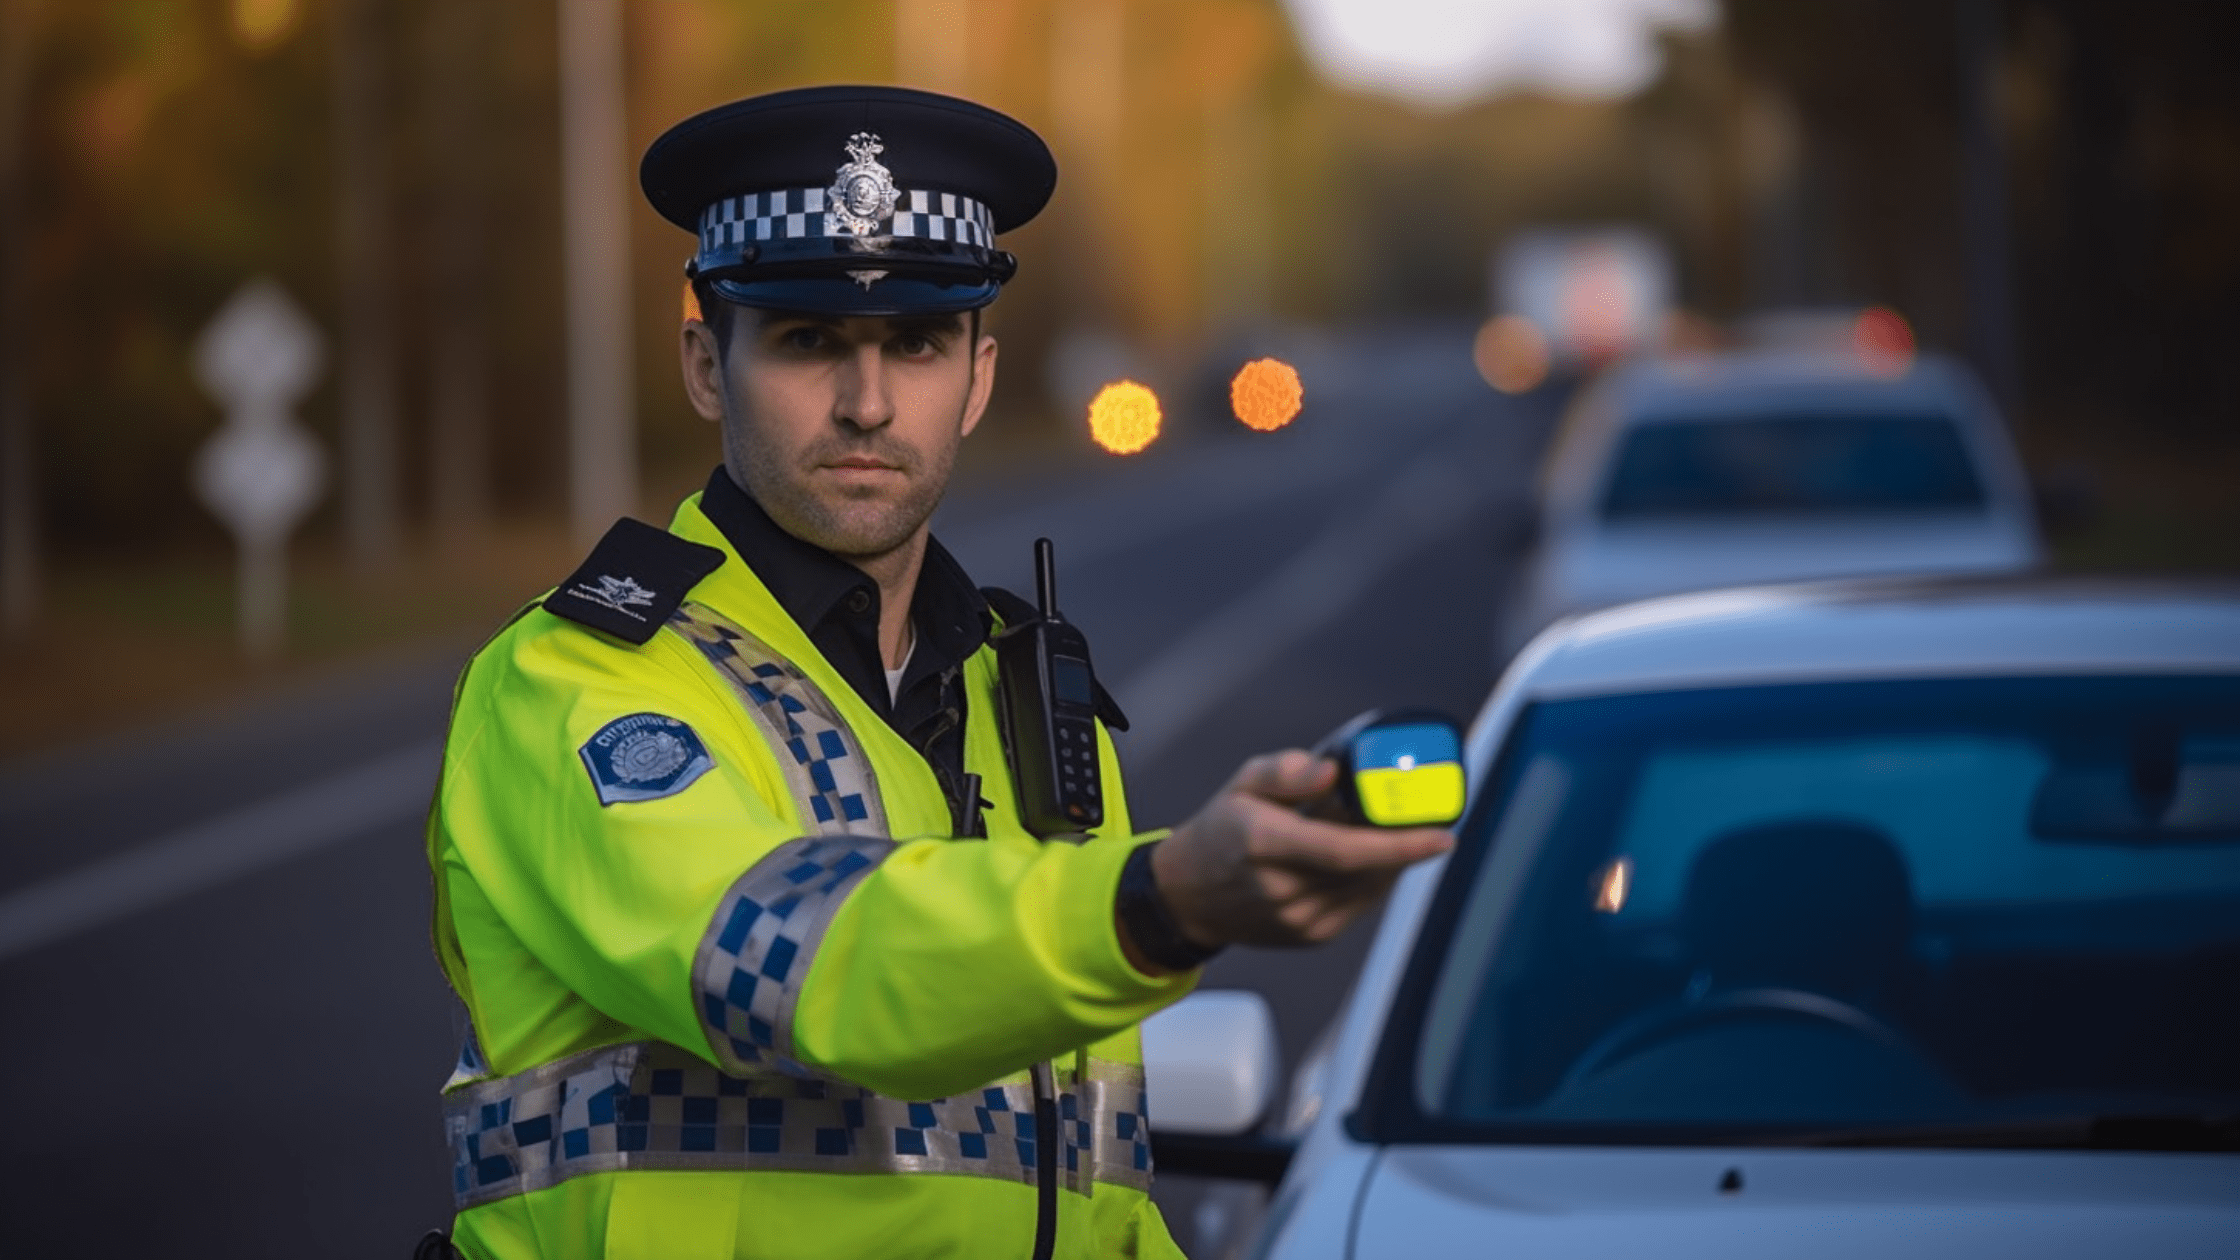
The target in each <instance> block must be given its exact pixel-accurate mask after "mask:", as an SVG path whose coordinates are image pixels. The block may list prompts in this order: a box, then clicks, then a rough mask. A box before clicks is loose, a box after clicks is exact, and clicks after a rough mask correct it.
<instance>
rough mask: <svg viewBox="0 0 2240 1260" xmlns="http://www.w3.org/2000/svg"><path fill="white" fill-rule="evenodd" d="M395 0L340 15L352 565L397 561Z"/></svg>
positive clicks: (349, 5)
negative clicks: (392, 181) (392, 156)
mask: <svg viewBox="0 0 2240 1260" xmlns="http://www.w3.org/2000/svg"><path fill="white" fill-rule="evenodd" d="M393 12H394V6H393V4H392V0H336V3H335V8H334V87H335V109H334V116H335V137H334V147H335V236H336V239H337V244H338V245H339V247H340V248H339V253H340V255H341V257H340V263H341V271H342V311H341V319H340V321H339V322H340V324H341V331H342V356H341V358H342V520H343V535H344V538H345V539H346V540H347V542H348V545H349V548H350V556H351V559H352V560H353V561H354V562H355V563H357V564H358V565H360V566H362V567H379V566H382V565H385V564H388V563H389V562H391V561H393V560H394V559H396V555H397V551H398V547H399V543H400V534H401V533H402V530H401V527H400V523H399V520H398V516H399V509H398V495H397V348H396V279H395V265H396V259H395V253H396V251H395V248H394V241H393V235H392V232H391V228H390V216H389V211H390V207H389V160H388V145H389V129H388V120H389V82H388V76H389V66H388V60H389V59H388V56H387V52H388V50H387V47H386V41H387V39H388V37H389V34H390V29H391V23H390V21H389V20H388V19H389V18H390V17H391V16H392V14H393Z"/></svg>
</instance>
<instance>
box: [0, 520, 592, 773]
mask: <svg viewBox="0 0 2240 1260" xmlns="http://www.w3.org/2000/svg"><path fill="white" fill-rule="evenodd" d="M573 554H574V553H573V549H572V548H571V547H570V545H569V543H568V539H567V533H566V530H565V529H564V528H563V527H562V525H561V524H560V523H559V522H557V521H549V520H547V521H528V522H516V523H510V524H506V525H503V526H500V527H498V528H496V529H493V530H492V531H491V532H490V533H489V534H488V535H487V536H486V537H484V538H482V539H479V540H477V541H476V542H474V543H472V544H471V545H460V546H454V547H448V548H442V549H438V548H436V547H433V546H431V545H427V544H425V543H422V544H420V545H417V546H414V547H413V548H411V549H410V550H409V551H408V552H407V554H406V555H405V556H404V557H402V558H401V559H400V560H399V561H398V562H397V563H396V564H394V565H392V566H389V567H387V568H385V569H381V570H379V571H374V572H359V571H357V570H356V569H354V568H353V566H352V565H350V564H349V563H348V561H347V560H346V559H345V558H344V557H343V556H342V555H341V553H340V551H339V549H338V548H337V547H336V546H335V545H334V544H332V543H331V542H323V541H313V542H310V543H306V544H303V545H300V546H298V547H296V548H295V549H294V550H293V552H292V554H291V556H290V564H289V587H288V612H287V640H286V645H285V647H284V648H283V649H282V650H281V651H280V652H279V653H278V654H277V655H276V656H274V657H273V658H271V659H269V660H263V661H256V660H250V659H248V658H247V657H245V656H244V655H243V654H242V652H241V650H240V647H239V643H238V640H237V638H236V630H235V620H234V585H233V576H234V570H233V560H232V558H231V557H230V556H227V555H224V554H222V553H216V552H212V553H208V554H194V555H179V554H171V555H165V556H161V557H157V558H152V559H149V560H145V561H139V562H133V561H127V560H118V559H103V560H95V561H87V562H82V563H59V564H55V565H54V569H55V572H53V573H52V575H51V578H50V583H49V586H48V590H47V592H46V594H47V600H46V606H45V609H44V615H43V616H42V618H41V620H40V622H39V624H38V625H37V626H36V627H35V628H34V629H33V630H31V631H30V632H28V633H27V634H25V635H23V636H21V637H19V638H14V639H11V640H9V641H8V643H7V645H6V650H5V651H0V759H5V758H11V757H16V756H21V755H24V754H27V753H33V752H40V751H47V750H52V749H54V748H57V747H63V746H67V745H69V744H72V743H76V742H78V741H81V740H84V739H87V738H89V737H92V736H96V735H101V734H105V733H107V732H110V731H114V730H119V729H123V728H128V727H132V726H138V725H143V724H146V723H149V722H153V721H158V720H161V719H164V718H168V717H174V716H178V715H181V714H186V713H191V712H193V711H195V710H197V709H200V708H204V707H207V706H210V705H214V704H218V703H221V702H224V701H228V700H234V699H239V698H242V697H244V696H249V695H254V694H259V693H262V692H266V691H270V690H273V689H276V688H280V687H285V686H289V685H292V684H295V683H298V682H302V681H306V680H309V679H311V678H315V677H318V676H320V675H322V674H325V673H329V672H332V671H336V670H340V669H346V668H349V667H351V666H353V665H356V664H358V663H361V662H363V661H365V660H367V659H369V658H378V657H380V656H381V655H383V654H385V653H395V652H408V651H412V650H415V649H422V650H424V649H426V648H427V647H428V646H430V645H433V644H435V643H439V642H442V641H444V640H447V639H448V640H456V641H458V642H459V643H460V644H461V645H462V648H464V647H465V646H467V645H470V644H471V643H472V641H473V639H474V638H475V637H476V636H478V635H479V634H482V633H486V632H488V631H490V630H495V629H496V628H497V627H498V626H499V625H501V624H502V623H503V621H504V619H505V618H506V617H507V615H509V614H510V613H511V612H512V611H513V610H514V609H515V608H517V607H519V606H520V605H521V604H522V603H523V602H524V601H526V600H528V599H530V598H531V597H533V596H535V595H536V594H537V593H538V592H539V591H541V590H543V589H544V588H545V587H546V586H548V585H550V584H551V583H553V582H556V581H558V580H559V579H560V578H562V577H564V576H566V574H567V573H568V571H569V569H570V568H572V567H573V562H572V556H573Z"/></svg>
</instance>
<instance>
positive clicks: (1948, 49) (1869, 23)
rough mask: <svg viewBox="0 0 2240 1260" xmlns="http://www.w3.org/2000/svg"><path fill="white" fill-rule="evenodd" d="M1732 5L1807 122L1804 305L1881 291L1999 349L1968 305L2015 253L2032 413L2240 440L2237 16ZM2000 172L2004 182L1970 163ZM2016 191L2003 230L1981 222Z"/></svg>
mask: <svg viewBox="0 0 2240 1260" xmlns="http://www.w3.org/2000/svg"><path fill="white" fill-rule="evenodd" d="M1967 3H1968V4H1970V5H1974V4H1975V3H1976V0H1967ZM1726 13H1727V38H1728V40H1729V41H1730V42H1731V45H1732V47H1733V48H1734V49H1735V52H1736V55H1737V58H1738V60H1739V62H1740V63H1741V65H1742V67H1743V70H1744V73H1746V74H1747V75H1749V76H1752V77H1754V78H1755V79H1757V80H1758V81H1759V82H1761V83H1764V84H1766V85H1768V86H1770V87H1772V88H1773V89H1775V90H1777V91H1778V92H1780V93H1781V94H1782V96H1783V97H1785V98H1786V99H1787V100H1789V101H1790V102H1793V104H1794V107H1795V110H1796V114H1797V117H1798V119H1799V126H1800V129H1801V136H1802V144H1801V146H1800V160H1799V163H1798V169H1797V172H1796V174H1795V177H1794V180H1793V181H1792V190H1791V195H1792V196H1794V197H1795V198H1796V199H1798V200H1799V201H1801V202H1803V203H1804V204H1805V205H1806V206H1807V207H1808V209H1807V213H1806V214H1804V215H1803V216H1802V217H1803V219H1804V220H1805V229H1806V231H1807V232H1808V233H1809V234H1810V235H1811V237H1812V240H1811V242H1810V245H1809V247H1808V249H1807V251H1806V252H1807V253H1808V254H1809V255H1810V256H1811V257H1812V258H1813V259H1814V260H1815V262H1816V263H1817V268H1816V271H1815V273H1814V274H1813V275H1811V276H1810V277H1809V279H1808V281H1807V283H1806V284H1804V285H1802V286H1800V289H1801V292H1800V293H1799V296H1803V297H1807V298H1810V299H1813V300H1819V301H1881V302H1888V303H1890V304H1891V305H1893V306H1896V307H1897V308H1898V309H1900V310H1902V311H1904V312H1906V313H1907V314H1908V315H1909V316H1911V317H1912V318H1913V319H1914V320H1915V322H1916V324H1917V325H1918V326H1919V327H1920V328H1921V330H1922V333H1923V335H1924V337H1925V339H1926V340H1928V341H1929V342H1931V343H1941V344H1943V345H1946V346H1967V347H1971V348H1973V349H1974V350H1975V351H1976V352H1977V353H1978V355H1979V356H1997V355H1998V354H2000V353H2002V351H2000V350H1999V349H1998V348H1997V347H1996V346H1995V345H1993V344H1991V343H1993V342H1995V341H1996V335H1995V334H1991V335H1987V334H1986V333H1985V332H1983V331H1981V330H1980V328H1981V326H1982V325H1984V324H1985V323H1986V319H1985V316H1986V314H1987V313H1986V312H1984V311H1982V310H1980V309H1975V310H1972V309H1971V305H1973V306H1975V307H1981V306H1982V304H1984V303H1986V302H1997V301H1999V300H2001V298H2000V294H1999V293H1998V290H1999V289H2000V288H2001V287H2002V286H2001V285H1999V284H1998V283H1996V281H1995V280H1993V281H1986V280H1983V279H1980V278H1979V279H1978V280H1977V281H1976V283H1975V284H1974V285H1972V286H1971V285H1970V283H1969V282H1968V280H1969V277H1970V276H1971V274H1974V275H1976V276H1978V277H1981V276H1983V275H1984V274H1985V273H1986V271H1987V270H1996V268H1997V267H1998V266H2000V265H2001V264H2002V263H2006V262H2009V261H2011V264H2012V274H2013V281H2012V288H2013V290H2014V292H2013V293H2012V295H2011V296H2009V297H2007V299H2006V300H2007V301H2009V302H2011V303H2012V304H2013V307H2014V309H2015V310H2016V311H2017V313H2018V325H2017V331H2016V334H2015V341H2016V342H2017V343H2018V345H2019V351H2018V358H2019V362H2020V365H2021V369H2020V378H2021V388H2020V396H2021V406H2022V408H2023V409H2024V410H2026V411H2028V412H2030V413H2032V414H2034V415H2055V416H2071V417H2084V416H2088V415H2090V416H2111V415H2113V416H2122V417H2125V418H2126V420H2127V422H2129V423H2132V424H2135V425H2137V426H2140V427H2141V428H2142V429H2143V430H2144V431H2149V432H2160V433H2163V434H2165V435H2168V436H2170V437H2172V438H2199V437H2204V436H2209V435H2219V436H2220V437H2222V438H2223V439H2225V440H2230V439H2231V437H2233V436H2234V434H2235V430H2236V429H2240V356H2235V355H2233V354H2232V353H2231V352H2230V346H2231V345H2232V344H2233V343H2234V341H2235V340H2236V339H2240V308H2236V307H2235V306H2234V304H2233V303H2232V301H2231V295H2232V293H2234V292H2235V291H2240V229H2236V228H2235V227H2234V225H2235V224H2236V223H2240V162H2235V160H2234V155H2235V154H2236V153H2240V75H2235V74H2234V73H2233V72H2232V67H2233V66H2234V65H2235V64H2240V10H2236V9H2235V8H2234V7H2233V6H2230V5H2204V4H2195V3H2189V2H2187V0H2124V2H2122V3H2117V2H2116V0H1982V4H1981V8H1980V10H1975V11H1971V10H1969V9H1963V8H1959V7H1956V3H1955V0H1822V2H1821V3H1816V4H1811V5H1795V4H1786V3H1782V2H1781V0H1728V5H1727V10H1726ZM1970 17H1972V18H1974V19H1975V20H1976V21H1977V22H1978V23H1979V25H1977V26H1975V27H1974V28H1973V29H1974V30H1975V31H1977V32H1978V33H1977V34H1975V35H1973V36H1970V35H1969V34H1968V32H1969V31H1970V29H1971V28H1970V27H1969V26H1968V25H1964V23H1963V19H1964V18H1970ZM1984 62H1988V63H1989V66H1990V70H1989V73H1988V74H1985V75H1983V81H1982V82H1981V84H1980V88H1981V92H1982V94H1983V95H1987V96H1988V97H1989V98H1990V103H1991V106H1992V108H1991V109H1989V110H1987V111H1986V112H1985V113H1984V114H1983V115H1982V116H1981V119H1980V121H1979V123H1978V125H1979V126H1980V127H1982V128H1984V129H1986V130H1990V131H1992V132H1993V133H1994V134H1993V135H1992V137H1991V141H1993V142H1991V143H1987V142H1985V140H1984V139H1982V138H1981V137H1979V138H1978V139H1977V140H1976V141H1975V142H1974V143H1971V142H1970V140H1969V132H1970V126H1969V124H1970V117H1971V113H1972V111H1973V108H1974V105H1975V102H1976V101H1977V100H1978V99H1980V97H1978V96H1975V95H1972V92H1971V89H1972V88H1974V87H1976V86H1977V85H1974V84H1971V82H1970V80H1971V77H1973V75H1974V73H1975V70H1976V67H1977V66H1979V65H1980V64H1982V63H1984ZM1994 151H1996V152H1997V153H1998V154H2000V155H2001V156H1999V157H1997V158H1994V157H1992V156H1990V155H1991V154H1992V153H1993V152H1994ZM1991 160H1997V161H2000V162H2001V163H2002V164H2003V166H2004V170H2003V171H1998V172H1989V173H1985V172H1973V171H1971V170H1970V169H1969V168H1970V166H1971V164H1979V163H1982V162H1984V161H1991ZM1986 174H1988V175H1993V176H2004V179H2003V181H1995V182H2004V183H2005V184H2006V186H2007V187H2006V190H2005V193H2004V195H2003V196H2002V195H2000V192H1999V190H1998V189H1996V188H1995V187H1989V188H1987V187H1980V186H1979V187H1977V188H1975V190H1974V191H1973V192H1972V193H1971V192H1970V185H1971V183H1972V182H1974V181H1976V180H1978V179H1980V178H1982V177H1983V176H1985V175H1986ZM1987 182H1993V181H1987ZM2002 201H2003V202H2005V203H2006V205H2005V209H2004V218H2005V220H2006V223H2007V225H2008V227H2009V230H2008V231H1998V230H1995V229H1996V227H1997V226H1998V225H1996V224H1994V225H1991V226H1992V228H1993V229H1994V230H1986V226H1985V224H1983V223H1982V222H1981V219H1982V217H1983V216H1985V215H1999V214H2000V213H2001V210H2000V207H1999V205H1998V203H1999V202H2002ZM1971 218H1973V219H1974V220H1976V221H1975V222H1973V223H1971ZM2002 240H2006V241H2008V242H2010V243H2009V244H2007V245H2006V246H2004V247H2003V248H2002V245H2001V241H2002ZM1986 250H1992V251H1999V252H2001V253H2004V252H2005V251H2006V250H2011V251H2012V252H2011V259H2008V258H2001V257H1988V258H1986V257H1982V256H1981V255H1982V254H1983V251H1986ZM1766 287H1767V286H1764V285H1762V284H1761V285H1760V286H1759V288H1760V290H1761V292H1762V291H1764V290H1765V288H1766ZM1971 289H1972V290H1973V291H1971ZM1991 314H1992V318H1990V319H1989V321H1988V323H1989V325H1990V326H1992V327H1994V328H1995V327H1996V326H1997V324H1998V322H1999V321H1998V319H1997V318H1996V314H1995V313H1991ZM1971 324H1976V325H1978V326H1979V330H1978V331H1976V332H1974V333H1972V334H1971V332H1970V325H1971ZM1983 365H1984V366H1985V367H1986V368H1987V369H1988V372H1989V374H1991V375H1993V376H1994V378H1996V375H1997V374H1998V373H1999V372H2000V370H2001V369H2000V368H1999V366H1998V364H1997V363H1996V362H1995V361H1989V359H1988V358H1987V359H1986V361H1984V363H1983ZM2078 422H2079V423H2082V422H2083V421H2082V420H2081V419H2080V420H2079V421H2078Z"/></svg>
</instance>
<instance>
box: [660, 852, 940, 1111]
mask: <svg viewBox="0 0 2240 1260" xmlns="http://www.w3.org/2000/svg"><path fill="white" fill-rule="evenodd" d="M894 847H895V846H894V842H893V841H892V840H871V839H863V838H859V837H855V836H811V837H809V838H808V839H806V840H791V841H788V842H786V843H785V844H781V845H779V846H778V847H777V848H775V849H772V850H771V851H770V852H769V853H767V854H765V855H764V856H763V858H762V860H761V861H759V862H756V863H755V864H754V865H753V866H750V867H748V868H747V873H746V874H744V875H741V876H740V877H739V879H738V882H737V883H734V884H733V885H731V891H729V892H727V893H725V894H724V896H723V900H722V901H721V902H719V903H717V905H716V913H715V918H714V919H712V920H711V921H710V922H709V924H708V934H707V935H706V936H705V937H703V938H702V939H701V941H700V952H699V956H698V957H697V958H695V959H694V960H693V965H692V974H693V975H694V976H695V977H696V978H697V979H698V981H699V986H698V987H699V996H700V1020H701V1022H702V1023H703V1024H705V1025H706V1026H707V1029H708V1044H709V1046H710V1047H712V1048H713V1049H714V1050H715V1052H716V1055H717V1057H718V1058H720V1059H721V1060H722V1061H723V1066H724V1068H725V1069H726V1070H728V1071H734V1072H753V1071H756V1070H758V1069H763V1068H773V1067H774V1068H777V1069H778V1070H780V1071H783V1072H787V1073H790V1074H792V1075H796V1076H808V1075H811V1073H810V1072H809V1070H808V1069H807V1068H804V1067H802V1066H801V1065H800V1064H798V1063H796V1062H794V1054H793V1012H794V1006H795V1004H796V1003H797V1002H799V1001H800V999H801V982H802V980H803V979H805V978H806V977H807V976H808V974H809V962H810V960H811V959H812V958H814V957H815V956H816V952H817V946H818V945H820V944H823V942H824V933H825V929H826V928H828V927H830V926H831V925H832V916H833V915H834V914H835V913H837V912H838V911H839V909H840V903H841V902H843V901H846V900H847V899H848V894H849V893H851V892H854V891H855V887H856V884H857V883H859V882H861V881H862V879H863V877H864V876H865V875H867V874H869V873H870V872H871V868H873V867H875V866H877V865H878V864H879V863H880V862H882V861H885V860H886V856H887V854H889V853H892V852H893V851H894Z"/></svg>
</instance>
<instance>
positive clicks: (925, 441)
mask: <svg viewBox="0 0 2240 1260" xmlns="http://www.w3.org/2000/svg"><path fill="white" fill-rule="evenodd" d="M731 339H732V340H731V346H730V349H729V353H727V354H718V353H717V351H716V344H715V334H714V333H713V332H712V331H711V330H709V329H708V327H707V326H706V325H704V324H700V323H697V322H695V323H689V324H687V325H685V333H684V376H685V389H686V392H687V393H688V394H690V395H691V398H692V405H693V409H694V410H695V411H698V412H699V413H700V414H701V415H702V416H703V417H705V418H707V419H710V420H714V421H717V422H719V423H720V424H721V425H722V426H723V448H724V464H725V466H726V467H727V468H729V469H730V471H731V475H732V477H733V478H734V479H735V480H737V481H738V483H739V484H740V486H741V487H743V488H744V489H745V490H746V491H747V493H749V494H751V495H753V496H754V498H755V501H756V502H757V503H760V504H761V505H762V509H763V510H764V511H766V512H768V513H769V514H770V517H771V519H772V520H774V521H776V522H777V523H778V525H779V526H780V527H781V528H783V529H784V530H785V531H786V532H787V533H789V534H792V535H793V536H794V537H796V538H800V539H803V540H804V541H807V542H811V543H815V544H816V545H817V546H819V547H822V548H824V549H825V550H827V551H830V552H832V553H833V554H835V555H840V556H848V557H852V558H859V559H861V558H870V557H877V556H883V555H886V554H887V553H889V552H892V551H894V550H895V549H896V548H898V547H900V546H902V545H904V544H905V543H907V542H909V541H910V540H911V539H912V538H913V537H915V536H916V535H917V534H918V532H919V531H920V530H921V529H923V528H924V526H925V523H926V521H927V519H928V518H930V517H931V516H932V515H933V509H934V506H935V504H937V503H939V502H940V500H941V492H942V490H943V489H944V488H945V487H946V486H947V485H948V484H949V471H950V469H951V467H952V466H954V464H955V462H956V456H957V445H958V443H960V442H962V441H963V440H964V435H965V434H967V433H970V432H972V430H973V427H974V426H975V425H977V424H979V423H980V414H981V412H982V411H983V410H985V409H986V407H987V405H988V393H989V389H990V387H991V386H992V385H993V383H994V381H995V366H996V343H995V339H994V338H992V337H982V338H980V339H979V342H978V344H977V345H975V344H973V343H972V337H971V331H970V327H969V326H968V324H967V322H966V317H965V316H963V315H936V316H922V317H893V318H887V317H855V318H841V317H837V316H821V315H796V314H787V313H782V312H776V311H752V310H748V311H741V312H739V318H738V319H737V320H736V321H734V323H733V325H732V328H731Z"/></svg>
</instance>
